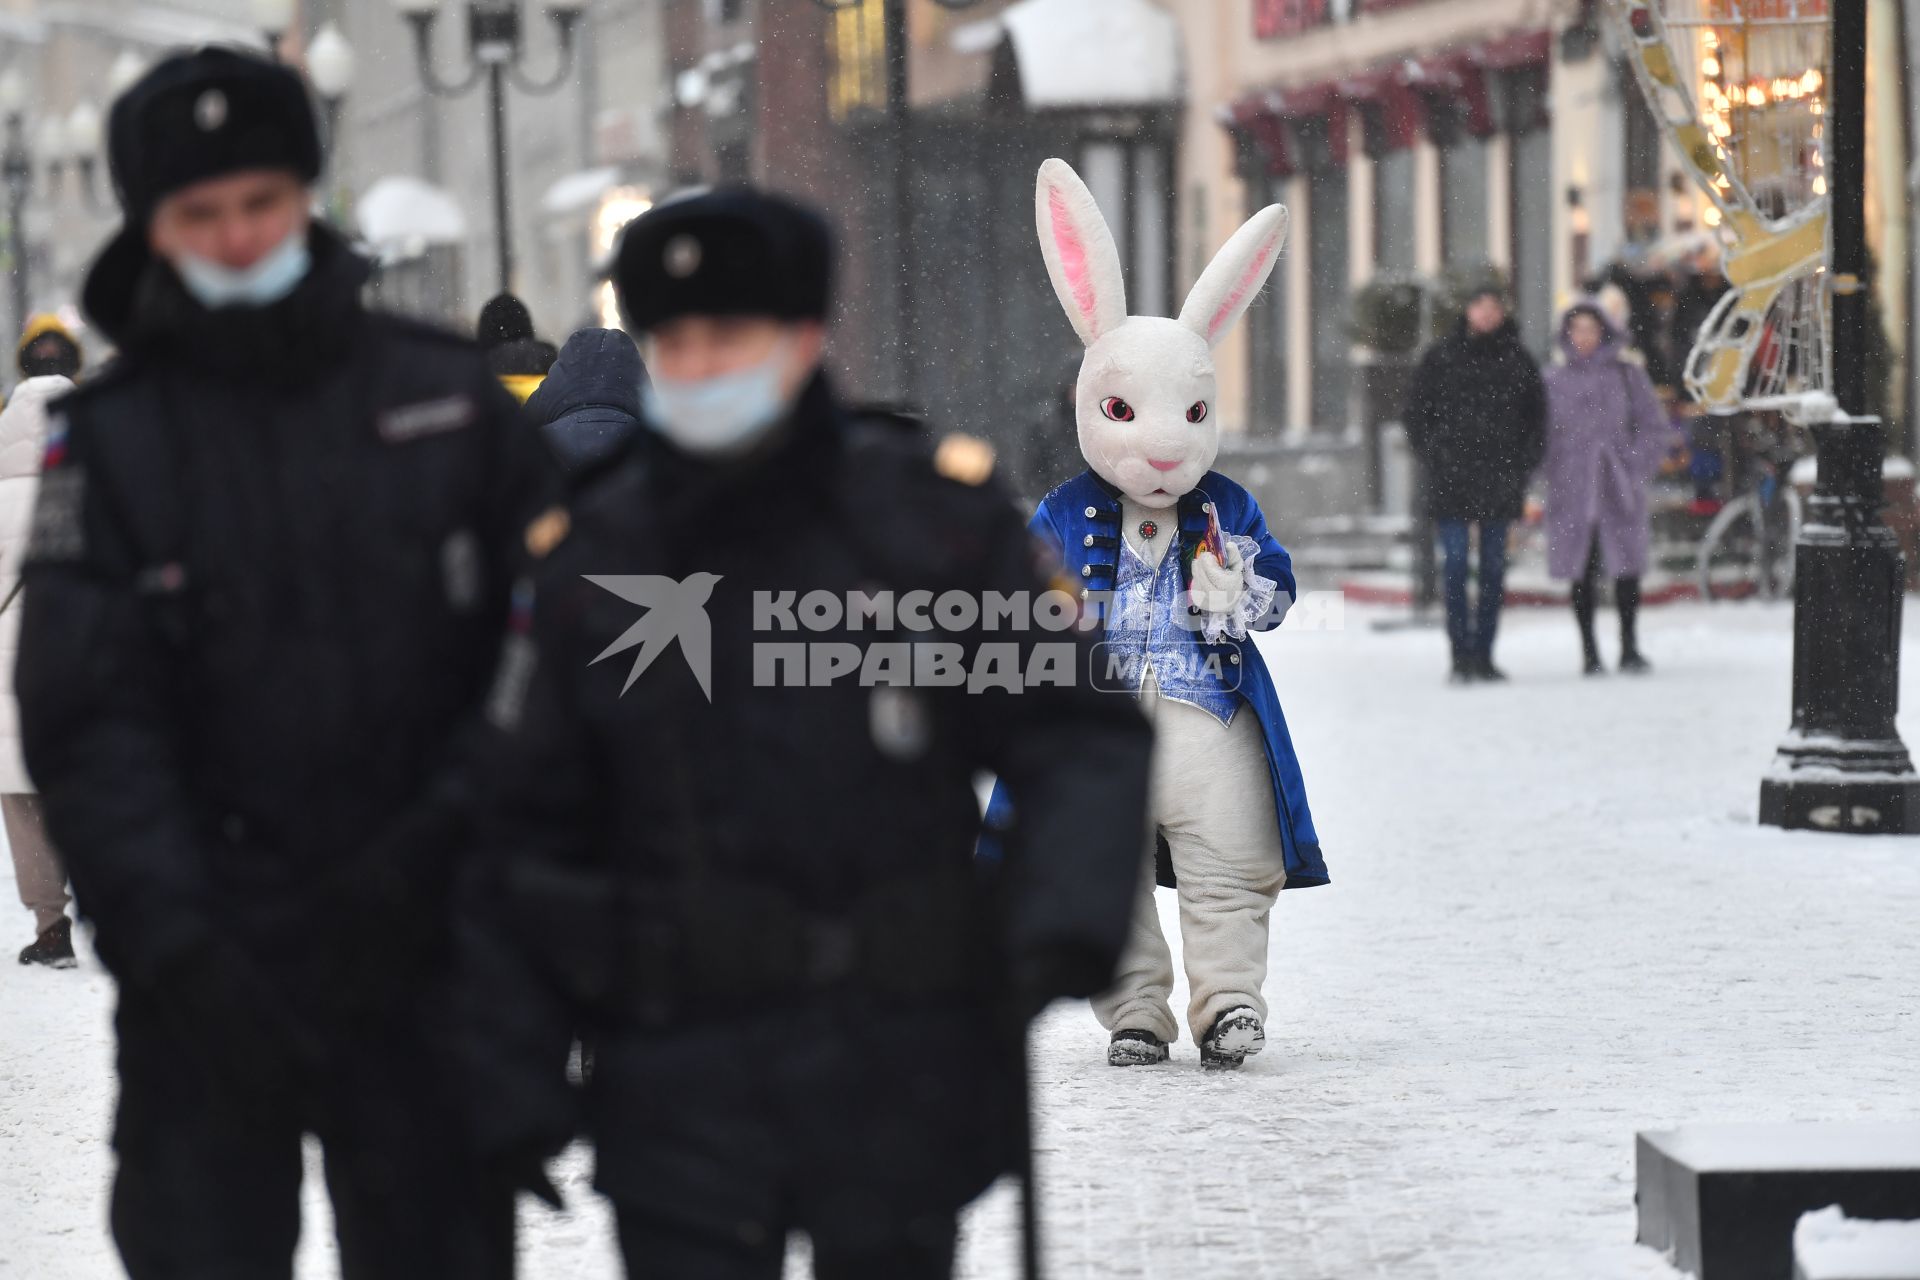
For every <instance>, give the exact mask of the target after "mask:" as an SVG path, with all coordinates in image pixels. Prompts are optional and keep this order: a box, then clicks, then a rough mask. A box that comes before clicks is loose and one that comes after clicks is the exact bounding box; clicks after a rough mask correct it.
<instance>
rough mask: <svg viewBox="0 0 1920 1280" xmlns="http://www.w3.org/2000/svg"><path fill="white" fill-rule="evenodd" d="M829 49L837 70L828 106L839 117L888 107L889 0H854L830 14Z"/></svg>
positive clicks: (829, 83) (830, 79)
mask: <svg viewBox="0 0 1920 1280" xmlns="http://www.w3.org/2000/svg"><path fill="white" fill-rule="evenodd" d="M827 48H828V52H829V53H831V54H832V55H833V71H832V73H831V75H829V77H828V79H827V109H828V110H829V111H831V112H832V114H833V118H834V119H835V120H848V119H851V118H852V117H853V116H855V115H857V114H859V113H861V112H863V111H875V112H878V111H885V110H886V109H887V14H886V4H885V0H850V2H849V3H844V4H842V5H839V6H837V7H835V8H834V9H833V11H832V12H831V13H829V14H828V15H827Z"/></svg>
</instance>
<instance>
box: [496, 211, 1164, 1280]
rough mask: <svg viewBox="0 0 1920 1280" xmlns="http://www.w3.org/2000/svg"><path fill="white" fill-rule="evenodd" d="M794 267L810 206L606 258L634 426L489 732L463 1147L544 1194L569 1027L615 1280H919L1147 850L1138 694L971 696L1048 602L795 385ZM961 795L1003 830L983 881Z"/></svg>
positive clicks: (816, 374) (521, 626) (802, 293)
mask: <svg viewBox="0 0 1920 1280" xmlns="http://www.w3.org/2000/svg"><path fill="white" fill-rule="evenodd" d="M828 255H829V248H828V237H827V231H826V228H825V226H824V224H822V223H821V222H820V221H819V219H818V218H817V217H816V216H815V215H814V214H812V213H810V212H808V211H805V210H803V209H801V208H799V207H797V206H795V205H792V204H789V203H787V202H786V201H784V200H780V199H778V198H776V197H772V196H767V195H762V194H760V193H757V192H751V191H745V190H739V189H735V190H724V191H719V192H714V193H710V194H707V195H704V196H698V197H692V198H689V199H686V200H683V201H676V202H674V203H671V204H667V205H662V206H660V207H658V208H656V209H654V210H653V211H652V212H651V213H648V214H646V215H644V216H643V217H642V218H641V219H640V220H639V221H638V222H636V223H635V224H634V225H633V226H632V227H630V228H629V229H628V231H627V232H626V235H625V239H624V241H623V244H622V248H621V250H620V254H619V258H618V261H617V265H616V268H615V277H614V278H615V283H616V287H617V288H618V289H619V291H620V296H621V299H622V302H623V304H624V306H625V308H626V312H627V318H628V322H629V325H630V327H632V328H633V329H634V330H635V331H637V332H641V333H644V334H646V335H647V342H648V344H649V348H650V349H649V352H648V363H649V365H650V367H651V373H652V377H653V382H652V386H651V390H650V391H649V393H648V398H647V404H646V418H645V421H646V424H647V431H646V432H645V434H644V435H643V436H642V437H641V439H640V440H639V441H638V443H637V445H636V447H635V448H634V449H633V450H632V451H631V452H630V454H629V455H628V456H627V457H625V458H623V459H622V460H621V462H620V463H619V464H618V465H617V466H616V467H615V468H614V469H613V470H611V471H610V472H608V473H606V474H605V475H603V476H601V477H599V478H597V479H596V481H595V482H594V484H593V485H592V486H591V487H590V488H589V489H588V490H586V491H585V492H583V493H582V495H581V496H580V498H579V499H578V500H577V503H576V506H575V508H574V511H573V519H572V525H571V532H569V533H567V535H566V537H565V539H564V541H559V542H558V543H557V545H556V546H555V547H554V548H553V549H552V550H551V552H550V554H548V555H547V556H546V558H545V560H544V562H543V563H542V564H541V566H540V569H539V571H538V573H537V575H536V578H535V581H533V582H532V583H530V584H529V585H528V587H527V588H526V591H525V593H524V594H523V596H522V606H521V611H520V613H519V614H517V616H516V623H515V630H514V633H513V635H512V637H511V638H510V639H509V641H508V650H507V655H506V658H505V660H504V662H503V664H502V669H501V676H500V679H499V681H498V682H497V684H496V687H495V693H494V696H493V698H492V700H491V702H490V714H491V716H492V718H493V720H494V722H495V724H496V725H497V726H498V727H499V729H500V731H501V735H502V739H501V749H502V761H501V771H500V776H501V780H500V782H499V783H498V784H497V785H496V786H495V787H494V789H493V791H494V795H495V797H496V799H497V801H498V811H497V815H496V818H495V820H494V823H493V824H492V830H491V838H490V839H489V842H488V845H489V848H490V850H491V851H492V856H491V857H490V858H489V859H488V860H486V862H485V863H484V864H483V865H482V866H481V868H480V869H479V871H478V873H477V875H476V880H475V884H474V889H473V894H472V904H473V917H472V920H473V923H472V926H471V928H470V929H469V930H468V931H467V934H466V935H465V937H466V942H467V945H468V965H469V967H468V970H467V981H466V983H465V984H464V989H465V991H466V993H467V994H466V997H465V1001H464V1007H465V1009H466V1014H467V1017H468V1019H469V1020H470V1021H469V1025H470V1027H471V1040H472V1044H473V1046H474V1054H475V1061H476V1063H477V1073H478V1074H477V1075H476V1078H475V1081H474V1085H473V1089H474V1092H475V1113H476V1118H477V1122H478V1124H479V1126H480V1134H481V1138H482V1140H483V1144H484V1146H485V1147H486V1148H487V1149H489V1150H491V1151H494V1152H496V1153H497V1154H496V1156H495V1157H494V1158H495V1160H496V1162H501V1163H505V1164H518V1166H519V1167H520V1168H521V1170H522V1172H523V1174H524V1176H525V1178H526V1181H527V1182H528V1183H530V1184H537V1183H539V1182H540V1181H542V1175H541V1173H540V1168H539V1161H540V1159H541V1157H543V1156H545V1155H547V1154H550V1153H552V1152H554V1151H556V1150H558V1149H559V1147H560V1146H561V1145H562V1144H564V1143H565V1142H566V1141H567V1140H568V1139H569V1138H570V1137H571V1136H572V1134H573V1131H574V1125H575V1123H576V1119H577V1117H576V1114H575V1106H574V1103H573V1101H572V1099H571V1098H570V1096H569V1094H568V1089H567V1082H566V1078H565V1072H564V1068H565V1064H566V1057H567V1048H568V1040H569V1037H570V1035H571V1033H572V1032H573V1030H574V1029H575V1028H576V1027H580V1026H585V1027H587V1028H588V1029H589V1032H590V1035H591V1038H592V1040H593V1042H594V1044H595V1046H596V1052H595V1057H594V1069H593V1073H592V1077H591V1081H590V1083H589V1085H588V1086H587V1087H588V1098H587V1102H586V1105H585V1108H584V1114H585V1115H586V1116H587V1117H589V1118H590V1119H589V1120H588V1131H589V1133H590V1135H591V1136H592V1138H593V1141H594V1143H595V1145H596V1147H597V1155H598V1166H597V1178H596V1185H597V1186H598V1188H599V1189H600V1191H602V1192H603V1193H604V1194H605V1195H607V1196H608V1197H609V1198H610V1199H611V1200H612V1201H613V1203H614V1206H615V1209H616V1211H617V1214H618V1220H619V1228H620V1236H621V1246H622V1249H623V1251H624V1253H625V1256H626V1259H627V1270H628V1274H629V1275H632V1276H634V1277H642V1276H656V1275H657V1276H701V1277H706V1278H708V1280H729V1278H731V1277H741V1278H742V1280H747V1278H766V1280H774V1278H777V1277H778V1276H779V1274H780V1271H781V1265H782V1260H783V1258H784V1256H785V1252H786V1239H787V1235H788V1233H789V1232H793V1231H805V1232H807V1233H808V1234H809V1235H810V1236H811V1237H812V1240H813V1247H814V1270H815V1274H816V1275H819V1276H821V1277H822V1278H823V1280H847V1278H849V1277H873V1278H875V1280H878V1278H880V1277H886V1278H887V1280H927V1278H933V1277H944V1276H947V1275H948V1274H949V1273H950V1270H951V1266H952V1260H953V1252H954V1238H955V1215H956V1214H957V1212H958V1211H959V1209H960V1208H961V1207H962V1206H963V1205H965V1204H966V1203H967V1202H968V1201H969V1200H971V1199H972V1198H974V1197H975V1196H976V1195H978V1194H979V1193H980V1192H981V1191H983V1190H984V1189H985V1188H986V1187H987V1185H988V1184H989V1183H990V1182H991V1181H992V1180H993V1179H994V1177H995V1176H996V1175H998V1174H999V1173H1001V1172H1003V1171H1006V1170H1008V1169H1009V1168H1011V1167H1013V1166H1014V1165H1015V1163H1016V1161H1017V1160H1018V1158H1019V1155H1020V1151H1021V1144H1022V1143H1023V1142H1024V1137H1022V1136H1021V1132H1020V1130H1019V1128H1018V1116H1019V1114H1020V1111H1021V1105H1020V1104H1021V1096H1020V1095H1021V1090H1022V1089H1023V1088H1024V1085H1023V1084H1022V1081H1021V1080H1020V1078H1019V1076H1018V1074H1017V1071H1018V1068H1017V1066H1016V1060H1017V1056H1018V1049H1017V1046H1018V1045H1019V1043H1020V1039H1021V1037H1022V1036H1023V1035H1024V1024H1025V1021H1026V1019H1027V1018H1028V1017H1029V1016H1030V1015H1031V1014H1033V1013H1034V1012H1035V1011H1036V1010H1037V1009H1039V1008H1040V1007H1041V1006H1042V1005H1043V1004H1045V1003H1046V1002H1047V1001H1048V1000H1049V999H1050V998H1052V997H1055V996H1067V995H1090V994H1092V993H1094V992H1097V991H1099V990H1100V989H1102V988H1103V987H1105V986H1106V985H1107V984H1108V982H1109V981H1110V980H1111V978H1112V976H1113V973H1114V968H1115V965H1116V962H1117V959H1118V956H1119V953H1120V949H1121V945H1122V942H1123V940H1124V939H1125V937H1126V934H1127V924H1128V917H1129V915H1130V908H1131V904H1132V899H1133V894H1134V887H1135V880H1136V875H1137V872H1138V868H1139V862H1140V857H1141V850H1142V848H1144V847H1145V846H1144V844H1143V840H1144V838H1145V831H1144V824H1143V814H1142V807H1143V799H1142V798H1143V796H1144V795H1145V792H1146V784H1147V756H1148V747H1149V731H1148V729H1147V726H1146V722H1145V721H1144V719H1142V717H1141V716H1140V714H1139V712H1138V711H1137V710H1136V708H1135V707H1134V705H1133V702H1132V700H1131V699H1127V698H1115V697H1112V696H1109V695H1105V694H1102V693H1098V692H1096V691H1094V689H1092V688H1091V687H1090V686H1089V684H1088V682H1087V681H1085V680H1083V679H1079V678H1077V677H1075V676H1067V677H1066V678H1065V679H1064V680H1060V681H1048V680H1044V679H1042V680H1035V681H1033V682H1032V683H1031V684H1029V685H1028V686H1027V687H1025V688H1021V689H1019V690H1018V691H1015V690H1013V689H1010V688H1008V687H1006V684H1007V682H1008V680H1009V679H1011V680H1012V682H1014V683H1015V684H1018V683H1019V682H1020V673H1022V672H1027V671H1030V670H1033V669H1034V666H1033V664H1034V663H1035V662H1036V660H1039V659H1042V658H1049V657H1050V658H1051V659H1052V660H1054V661H1057V662H1060V663H1063V664H1065V665H1067V666H1073V665H1075V664H1077V663H1079V662H1081V661H1083V660H1084V658H1085V657H1086V656H1087V654H1088V652H1089V650H1088V649H1087V646H1086V644H1085V641H1084V639H1083V638H1081V637H1080V636H1079V635H1078V634H1076V632H1075V631H1073V630H1071V629H1069V630H1066V631H1039V630H1036V629H1035V628H1034V627H1033V626H1032V624H1031V623H1029V622H1027V621H1025V617H1026V615H1025V612H1024V610H1021V611H1017V612H1018V620H1016V621H1013V622H1012V623H1010V624H1009V623H1005V622H1002V623H1000V624H999V625H997V626H989V624H987V623H986V622H985V621H984V619H983V618H982V617H981V616H969V612H968V610H967V607H966V602H967V601H969V600H973V601H980V600H982V599H983V598H992V596H991V595H990V594H989V593H1000V594H1001V595H1002V596H1005V597H1008V598H1013V597H1016V596H1020V595H1021V594H1022V593H1025V597H1026V598H1028V599H1029V600H1031V599H1032V598H1033V597H1036V596H1038V595H1039V594H1040V593H1042V592H1044V591H1045V590H1046V589H1047V588H1048V584H1049V579H1048V577H1047V570H1046V569H1045V568H1044V567H1043V566H1042V563H1041V562H1042V560H1043V557H1041V556H1040V555H1039V554H1038V553H1037V551H1036V548H1035V547H1034V544H1033V543H1032V541H1031V540H1030V539H1029V537H1028V535H1027V533H1026V531H1025V530H1024V529H1023V528H1022V527H1021V522H1020V519H1019V516H1018V514H1017V513H1016V512H1015V510H1014V508H1013V506H1012V504H1011V501H1010V498H1009V495H1008V494H1007V493H1006V492H1005V491H1004V490H1003V489H1002V488H1001V487H1000V486H999V485H998V484H997V483H996V482H995V481H994V480H993V478H992V477H991V476H990V475H989V471H990V470H991V454H990V453H989V452H988V451H987V449H986V447H985V446H984V445H983V444H981V443H980V442H978V441H972V440H969V439H967V438H964V437H948V438H947V439H946V440H944V441H943V442H942V443H941V444H940V446H939V447H938V448H937V449H936V448H934V447H933V446H931V445H930V444H929V443H927V442H926V440H925V437H924V435H923V434H922V433H920V432H918V431H916V430H914V429H912V428H909V427H905V426H902V425H901V424H899V423H898V422H896V421H893V420H884V421H872V420H866V419H862V418H860V417H857V416H856V415H854V414H852V413H850V412H849V411H848V410H847V409H845V408H843V407H842V404H841V402H840V401H839V400H838V398H837V397H836V396H835V394H834V392H833V389H832V387H831V386H830V385H829V383H828V381H827V379H826V377H825V375H824V374H822V373H821V372H820V370H819V362H820V355H821V350H822V341H823V332H824V331H823V323H822V320H823V317H824V316H825V314H826V310H827V303H828V279H829V275H828V272H829V266H828V262H829V256H828ZM552 532H553V534H554V536H555V537H556V538H557V537H558V534H559V532H560V530H559V529H558V528H557V527H556V528H555V529H554V530H553V531H552ZM1061 583H1062V588H1061V590H1060V592H1059V594H1058V595H1057V596H1054V597H1051V599H1052V600H1053V602H1055V603H1059V604H1063V605H1065V606H1066V607H1067V609H1068V612H1069V614H1071V613H1072V612H1073V611H1074V610H1075V609H1076V608H1077V605H1076V604H1075V603H1074V602H1075V597H1074V596H1073V595H1072V594H1070V593H1069V592H1067V591H1066V590H1065V589H1064V580H1061ZM850 593H852V594H850ZM797 600H801V601H805V602H807V603H806V604H804V605H800V606H797V607H798V608H799V613H794V612H793V610H794V609H795V608H796V605H795V602H796V601H797ZM834 601H838V602H842V603H841V604H840V605H839V606H836V607H835V608H833V609H829V608H828V604H829V603H830V602H834ZM858 601H868V602H885V603H884V604H876V607H879V608H881V609H882V610H883V612H884V614H885V619H884V620H880V618H879V615H873V616H871V617H870V616H868V614H867V605H865V604H859V603H857V602H858ZM896 602H897V604H898V608H897V609H896V607H895V603H896ZM916 602H918V603H916ZM936 602H945V603H944V604H936ZM921 605H925V606H926V607H927V608H931V609H933V612H932V613H925V612H923V611H921ZM848 610H852V611H853V612H852V613H849V612H848ZM802 614H804V615H805V618H804V620H803V619H802V617H801V615H802ZM790 615H791V621H790V620H789V616H790ZM829 615H832V616H829ZM931 628H938V629H937V630H935V629H931ZM983 661H985V662H987V663H989V664H992V663H996V662H997V663H999V664H1000V667H1001V671H1002V675H1001V677H999V679H998V680H997V681H996V680H993V679H987V678H984V676H985V672H984V669H983V668H982V667H981V665H980V664H981V663H982V662H983ZM847 662H851V663H853V666H852V667H848V666H846V665H844V664H845V663H847ZM887 662H892V663H899V662H904V663H905V664H906V665H905V667H904V668H902V667H898V666H896V667H895V668H894V675H893V676H890V677H887V678H885V679H882V678H880V675H879V669H878V666H877V665H876V664H881V663H887ZM796 664H797V665H796ZM829 666H831V667H832V668H833V670H834V671H835V672H837V673H838V674H836V675H833V676H829V675H828V668H829ZM936 667H939V668H940V669H941V670H942V671H944V674H935V670H936ZM1080 669H1081V670H1084V668H1080ZM968 671H973V672H975V674H974V675H973V676H972V677H971V681H970V680H969V677H968V676H967V675H966V674H964V673H966V672H968ZM955 673H961V674H960V675H959V678H958V680H957V681H956V680H955V679H954V675H955ZM969 683H971V686H972V687H971V688H969ZM992 684H997V685H998V686H999V687H986V686H988V685H992ZM982 770H986V771H993V772H997V773H998V774H1000V775H1002V776H1004V777H1006V778H1007V779H1008V780H1009V782H1010V784H1012V785H1015V786H1017V787H1018V789H1019V794H1020V795H1021V797H1022V805H1023V808H1022V812H1021V823H1020V824H1019V829H1018V833H1017V836H1016V837H1015V841H1014V846H1013V847H1012V848H1011V849H1010V850H1009V851H1008V855H1007V860H1006V862H1005V864H1004V866H1005V874H1004V876H1002V877H1000V878H999V879H997V880H995V881H991V882H988V881H983V880H982V879H981V877H982V876H983V875H988V874H989V872H987V871H986V870H984V869H983V868H981V867H980V866H979V865H977V864H976V862H975V860H974V858H973V848H974V842H975V838H976V836H977V834H978V831H979V820H980V811H979V807H978V797H977V794H976V792H975V789H974V783H973V779H974V777H975V776H976V773H977V772H978V771H982ZM514 1153H518V1158H517V1159H515V1158H514Z"/></svg>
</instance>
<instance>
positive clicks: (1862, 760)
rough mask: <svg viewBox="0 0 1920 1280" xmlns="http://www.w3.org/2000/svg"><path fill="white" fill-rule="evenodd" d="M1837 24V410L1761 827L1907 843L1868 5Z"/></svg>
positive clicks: (1831, 139)
mask: <svg viewBox="0 0 1920 1280" xmlns="http://www.w3.org/2000/svg"><path fill="white" fill-rule="evenodd" d="M1831 13H1832V17H1831V19H1830V21H1831V23H1832V25H1831V27H1830V32H1831V40H1832V48H1833V57H1832V74H1831V75H1830V76H1829V77H1828V79H1827V104H1826V127H1827V130H1828V134H1827V141H1828V151H1827V156H1828V161H1827V170H1826V176H1827V181H1828V183H1829V184H1830V191H1831V194H1830V197H1829V199H1830V204H1829V209H1828V219H1829V222H1828V227H1829V231H1828V236H1829V246H1830V254H1829V269H1828V272H1827V280H1828V283H1829V287H1830V288H1831V289H1832V291H1833V324H1832V334H1833V357H1832V358H1833V366H1832V367H1833V393H1834V397H1835V399H1837V400H1838V401H1839V411H1838V412H1836V413H1835V414H1834V415H1833V421H1832V422H1830V423H1827V424H1825V425H1822V426H1816V427H1815V428H1814V439H1815V442H1816V445H1817V448H1818V453H1819V479H1818V481H1817V482H1816V486H1815V489H1814V493H1813V499H1812V501H1811V503H1810V504H1809V509H1808V516H1807V520H1806V522H1805V523H1804V524H1803V525H1802V526H1801V531H1800V540H1799V542H1798V544H1797V545H1796V546H1795V548H1794V552H1795V555H1796V557H1797V559H1796V565H1795V578H1794V588H1793V597H1794V613H1793V727H1792V729H1791V730H1789V731H1788V734H1787V738H1786V740H1785V741H1784V742H1782V743H1781V744H1780V750H1779V754H1778V755H1777V756H1776V757H1775V758H1774V765H1773V770H1772V772H1771V773H1770V774H1769V775H1768V777H1767V778H1766V780H1765V781H1763V782H1762V783H1761V784H1760V821H1761V822H1763V823H1765V824H1767V825H1769V826H1776V827H1798V828H1811V829H1814V830H1827V831H1848V832H1884V833H1890V834H1898V833H1907V832H1913V831H1920V776H1916V775H1915V773H1914V769H1913V761H1912V760H1911V758H1909V756H1908V754H1907V748H1906V744H1905V743H1903V742H1902V741H1901V740H1900V731H1899V729H1898V728H1896V727H1895V725H1894V713H1895V712H1896V711H1897V710H1898V709H1899V706H1900V668H1899V661H1900V610H1901V604H1902V598H1901V597H1902V586H1903V576H1904V575H1903V564H1902V557H1901V554H1900V544H1899V541H1898V539H1897V538H1895V536H1894V534H1893V531H1892V530H1890V529H1889V528H1887V526H1886V524H1885V523H1883V522H1882V521H1881V519H1880V507H1881V505H1882V481H1881V461H1882V458H1883V457H1884V455H1885V452H1886V432H1885V430H1884V428H1883V427H1882V426H1881V422H1880V419H1878V418H1876V417H1871V416H1869V415H1867V414H1866V412H1865V410H1866V408H1867V399H1866V386H1867V368H1866V345H1867V344H1866V339H1867V333H1868V325H1869V324H1870V323H1871V315H1870V312H1869V309H1868V307H1869V298H1868V293H1867V290H1868V287H1869V285H1868V280H1867V246H1866V207H1865V206H1866V202H1865V182H1866V88H1865V86H1866V76H1867V67H1866V60H1867V59H1866V54H1867V6H1866V4H1865V3H1864V2H1863V0H1845V2H1843V3H1839V4H1835V5H1833V6H1832V8H1831Z"/></svg>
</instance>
